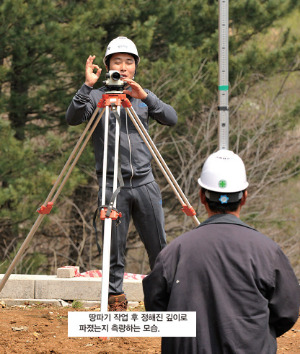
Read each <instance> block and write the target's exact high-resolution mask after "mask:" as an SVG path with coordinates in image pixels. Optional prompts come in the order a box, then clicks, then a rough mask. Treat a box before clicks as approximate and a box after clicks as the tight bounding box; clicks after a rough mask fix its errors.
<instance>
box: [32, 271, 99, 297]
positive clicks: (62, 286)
mask: <svg viewBox="0 0 300 354" xmlns="http://www.w3.org/2000/svg"><path fill="white" fill-rule="evenodd" d="M101 286H102V282H101V278H80V277H78V278H63V279H62V278H57V277H56V276H48V277H47V279H46V280H41V281H38V282H36V286H35V296H34V298H35V299H62V300H99V299H100V296H101Z"/></svg>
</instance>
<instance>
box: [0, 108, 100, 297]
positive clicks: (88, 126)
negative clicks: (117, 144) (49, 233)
mask: <svg viewBox="0 0 300 354" xmlns="http://www.w3.org/2000/svg"><path fill="white" fill-rule="evenodd" d="M98 111H99V108H97V109H96V110H95V112H94V113H93V115H92V117H91V119H90V121H89V123H88V124H87V126H86V128H85V129H84V131H83V133H82V135H81V137H80V139H79V140H78V142H77V144H76V146H75V147H74V149H73V151H72V153H71V155H70V156H69V158H68V160H67V162H66V164H65V166H64V167H63V169H62V171H61V173H60V175H59V177H58V178H57V180H56V182H55V183H54V185H53V187H52V189H51V191H50V193H49V194H48V197H47V198H46V200H45V202H44V205H47V203H48V202H49V200H50V199H51V197H52V196H53V194H54V192H55V190H56V188H57V187H58V185H59V183H60V181H61V179H62V178H63V175H64V174H65V172H66V170H67V169H68V167H69V165H70V163H71V161H72V159H73V158H74V156H75V154H76V152H77V150H78V148H79V146H80V145H81V143H82V141H83V140H84V137H85V135H86V133H87V131H88V130H89V128H90V127H91V125H92V123H93V122H94V120H95V118H96V115H97V113H98ZM103 112H104V111H103V110H102V112H101V113H100V115H99V116H98V118H97V119H96V122H95V124H94V126H93V127H92V128H91V130H90V132H89V134H88V136H87V137H86V139H85V141H84V142H83V144H82V146H81V148H80V150H79V152H78V153H77V155H76V156H75V158H74V160H73V163H72V165H71V166H70V168H69V170H68V172H67V174H66V175H65V177H64V179H63V181H62V183H61V185H60V186H59V188H58V190H57V192H56V194H55V196H54V198H53V202H54V201H55V200H56V199H57V198H58V196H59V194H60V192H61V190H62V188H63V186H64V185H65V183H66V181H67V179H68V178H69V176H70V174H71V172H72V170H73V168H74V167H75V165H76V163H77V161H78V159H79V157H80V155H81V154H82V152H83V150H84V148H85V146H86V144H87V142H88V141H89V139H90V137H91V135H92V134H93V132H94V130H95V129H96V126H97V125H98V123H99V121H100V119H101V117H102V115H103ZM44 216H45V214H40V215H39V217H38V218H37V219H36V221H35V223H34V225H33V227H32V228H31V230H30V231H29V233H28V235H27V237H26V239H25V241H24V242H23V244H22V246H21V247H20V249H19V251H18V252H17V254H16V256H15V258H14V259H13V261H12V263H11V264H10V266H9V267H8V269H7V271H6V273H5V275H4V277H3V278H2V281H1V283H0V291H1V290H2V289H3V287H4V285H5V284H6V282H7V280H8V278H9V276H10V275H11V273H12V272H13V270H14V268H15V266H16V265H17V264H18V262H19V259H20V258H21V257H22V255H23V253H24V252H25V250H26V248H27V247H28V245H29V243H30V241H31V239H32V238H33V236H34V234H35V233H36V231H37V229H38V227H39V226H40V224H41V222H42V220H43V218H44Z"/></svg>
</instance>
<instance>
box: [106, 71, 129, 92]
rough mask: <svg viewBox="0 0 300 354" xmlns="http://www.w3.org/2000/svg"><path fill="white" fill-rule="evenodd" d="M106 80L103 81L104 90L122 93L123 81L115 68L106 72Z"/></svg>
mask: <svg viewBox="0 0 300 354" xmlns="http://www.w3.org/2000/svg"><path fill="white" fill-rule="evenodd" d="M105 77H106V80H105V81H103V83H104V85H105V91H108V92H110V93H122V92H123V89H124V86H125V82H124V81H122V80H121V74H120V73H119V72H118V71H117V70H109V72H108V73H106V76H105Z"/></svg>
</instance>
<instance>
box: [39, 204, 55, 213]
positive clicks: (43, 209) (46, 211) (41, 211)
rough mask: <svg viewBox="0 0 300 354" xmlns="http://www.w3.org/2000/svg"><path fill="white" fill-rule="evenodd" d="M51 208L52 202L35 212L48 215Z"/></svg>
mask: <svg viewBox="0 0 300 354" xmlns="http://www.w3.org/2000/svg"><path fill="white" fill-rule="evenodd" d="M52 207H53V202H48V203H47V205H46V206H45V205H42V206H41V207H40V208H39V209H38V210H37V212H38V213H39V214H50V211H51V209H52Z"/></svg>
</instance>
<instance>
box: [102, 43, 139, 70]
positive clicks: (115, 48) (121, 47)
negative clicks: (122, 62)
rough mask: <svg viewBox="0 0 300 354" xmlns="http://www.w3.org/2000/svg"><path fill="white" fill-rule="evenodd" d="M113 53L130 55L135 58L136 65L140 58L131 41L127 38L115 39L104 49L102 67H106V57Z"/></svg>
mask: <svg viewBox="0 0 300 354" xmlns="http://www.w3.org/2000/svg"><path fill="white" fill-rule="evenodd" d="M115 53H128V54H131V55H133V56H134V57H135V58H136V64H138V63H139V62H140V57H139V53H138V51H137V48H136V45H135V44H134V43H133V42H132V40H131V39H129V38H127V37H117V38H115V39H113V40H112V41H111V42H109V44H108V46H107V48H106V52H105V56H104V58H103V62H104V65H108V63H106V59H107V57H108V56H110V55H112V54H115Z"/></svg>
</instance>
